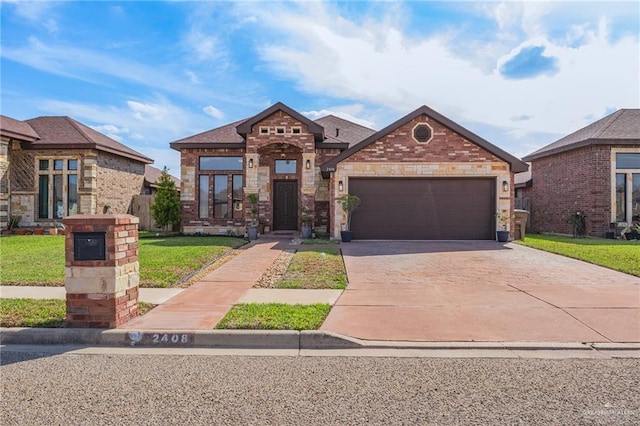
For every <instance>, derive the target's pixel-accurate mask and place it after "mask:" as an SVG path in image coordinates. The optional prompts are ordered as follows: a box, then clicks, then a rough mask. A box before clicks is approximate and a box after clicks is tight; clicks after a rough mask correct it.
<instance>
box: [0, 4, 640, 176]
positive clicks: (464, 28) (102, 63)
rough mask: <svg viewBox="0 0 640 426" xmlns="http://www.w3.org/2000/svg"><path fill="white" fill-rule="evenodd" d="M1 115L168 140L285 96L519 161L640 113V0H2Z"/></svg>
mask: <svg viewBox="0 0 640 426" xmlns="http://www.w3.org/2000/svg"><path fill="white" fill-rule="evenodd" d="M0 12H1V21H0V24H1V29H0V32H1V33H0V37H1V46H0V73H1V76H0V84H1V103H0V112H1V113H2V114H3V115H7V116H10V117H13V118H16V119H19V120H26V119H29V118H34V117H37V116H43V115H67V116H70V117H73V118H74V119H76V120H78V121H80V122H82V123H84V124H86V125H89V126H91V127H93V128H94V129H96V130H98V131H100V132H102V133H104V134H106V135H107V136H110V137H112V138H113V139H115V140H118V141H119V142H122V143H124V144H125V145H127V146H129V147H131V148H133V149H135V150H137V151H139V152H141V153H143V154H145V155H147V156H149V157H151V158H153V159H154V160H155V166H156V167H158V168H162V167H164V166H167V167H168V168H169V172H170V173H171V174H172V175H174V176H178V177H179V175H180V155H179V152H177V151H174V150H172V149H171V148H170V147H169V143H170V142H172V141H175V140H178V139H181V138H183V137H187V136H190V135H193V134H196V133H199V132H202V131H205V130H209V129H213V128H216V127H219V126H222V125H224V124H227V123H230V122H233V121H236V120H240V119H244V118H249V117H251V116H253V115H255V114H257V113H259V112H261V111H262V110H264V109H266V108H268V107H269V106H270V105H272V104H274V103H276V102H283V103H285V104H286V105H288V106H290V107H291V108H293V109H295V110H296V111H299V112H301V113H303V114H304V115H306V116H308V117H309V118H311V119H317V118H320V117H322V116H324V115H328V114H334V115H337V116H340V117H343V118H346V119H349V120H352V121H355V122H357V123H360V124H362V125H365V126H367V127H371V128H373V129H376V130H378V129H382V128H384V127H386V126H387V125H388V124H390V123H392V122H394V121H395V120H397V119H399V118H401V117H403V116H405V115H406V114H408V113H410V112H412V111H413V110H415V109H416V108H419V107H420V106H422V105H427V106H429V107H431V108H432V109H435V110H436V111H438V112H440V113H441V114H443V115H445V116H446V117H448V118H450V119H451V120H453V121H455V122H457V123H458V124H460V125H462V126H464V127H466V128H467V129H469V130H471V131H472V132H474V133H476V134H478V135H479V136H481V137H483V138H485V139H487V140H488V141H490V142H491V143H493V144H494V145H497V146H499V147H501V148H502V149H504V150H506V151H507V152H509V153H511V154H513V155H515V156H516V157H519V158H521V157H523V156H525V155H527V154H529V153H531V152H533V151H535V150H536V149H538V148H540V147H542V146H544V145H547V144H549V143H551V142H554V141H555V140H557V139H559V138H560V137H562V136H564V135H566V134H569V133H571V132H573V131H575V130H577V129H579V128H581V127H584V126H586V125H587V124H589V123H591V122H593V121H595V120H597V119H599V118H601V117H603V116H605V115H607V114H609V113H611V112H613V111H615V110H617V109H620V108H639V107H640V77H639V76H640V7H639V6H638V3H637V2H635V1H622V2H610V1H605V2H593V1H565V2H555V1H525V2H520V1H488V2H480V1H454V2H449V1H447V2H445V1H373V2H364V1H344V2H320V1H295V2H286V1H284V2H280V1H240V2H230V1H213V2H184V1H169V2H155V1H120V2H113V1H60V2H45V1H30V2H23V1H10V0H2V1H1V3H0Z"/></svg>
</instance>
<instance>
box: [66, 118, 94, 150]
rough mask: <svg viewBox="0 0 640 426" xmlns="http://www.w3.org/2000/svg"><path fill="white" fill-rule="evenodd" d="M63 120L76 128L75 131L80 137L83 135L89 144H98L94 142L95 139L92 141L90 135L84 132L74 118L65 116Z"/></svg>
mask: <svg viewBox="0 0 640 426" xmlns="http://www.w3.org/2000/svg"><path fill="white" fill-rule="evenodd" d="M63 118H64V119H65V120H67V121H68V122H69V124H71V125H72V126H73V127H74V128H75V129H76V130H77V131H78V132H79V133H80V135H81V136H82V137H83V138H85V139H86V140H87V142H89V143H93V144H97V142H96V141H94V140H93V139H91V138H90V137H89V135H87V134H86V133H85V131H84V130H82V128H81V127H80V126H79V124H80V123H78V122H77V121H76V120H74V119H73V118H71V117H69V116H68V115H65V116H63Z"/></svg>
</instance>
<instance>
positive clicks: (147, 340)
mask: <svg viewBox="0 0 640 426" xmlns="http://www.w3.org/2000/svg"><path fill="white" fill-rule="evenodd" d="M127 336H128V338H129V343H130V344H131V346H136V345H138V346H159V345H162V346H183V345H191V344H193V340H194V333H149V334H145V333H144V332H142V331H129V332H128V333H127Z"/></svg>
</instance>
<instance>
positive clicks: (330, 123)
mask: <svg viewBox="0 0 640 426" xmlns="http://www.w3.org/2000/svg"><path fill="white" fill-rule="evenodd" d="M315 122H316V123H318V124H319V125H321V126H322V127H323V128H324V136H325V140H324V141H323V142H324V143H346V144H348V146H352V145H355V144H356V143H358V142H360V141H361V140H363V139H366V138H368V137H369V136H371V135H372V134H374V133H375V132H376V131H375V130H373V129H370V128H368V127H365V126H361V125H360V124H357V123H354V122H353V121H349V120H345V119H344V118H340V117H336V116H335V115H327V116H325V117H322V118H319V119H317V120H315Z"/></svg>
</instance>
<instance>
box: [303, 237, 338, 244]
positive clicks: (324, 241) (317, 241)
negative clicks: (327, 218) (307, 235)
mask: <svg viewBox="0 0 640 426" xmlns="http://www.w3.org/2000/svg"><path fill="white" fill-rule="evenodd" d="M302 244H304V245H324V244H332V245H333V244H340V241H338V240H330V239H328V238H312V239H310V240H302Z"/></svg>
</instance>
